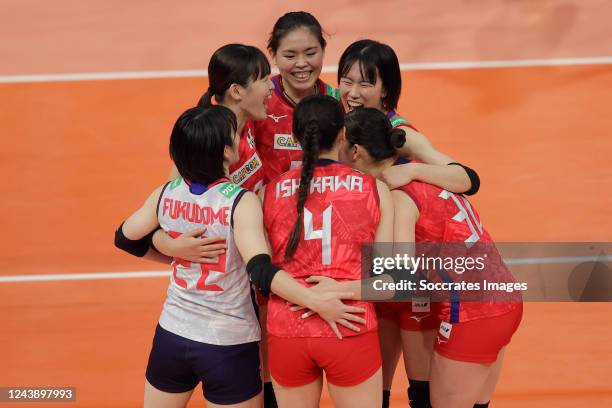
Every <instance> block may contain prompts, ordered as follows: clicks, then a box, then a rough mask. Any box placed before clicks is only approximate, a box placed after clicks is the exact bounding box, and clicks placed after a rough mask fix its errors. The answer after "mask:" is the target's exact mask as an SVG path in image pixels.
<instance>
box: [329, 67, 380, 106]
mask: <svg viewBox="0 0 612 408" xmlns="http://www.w3.org/2000/svg"><path fill="white" fill-rule="evenodd" d="M338 87H339V88H340V99H341V100H342V106H344V110H345V111H346V112H350V111H352V110H353V109H357V108H376V109H380V110H382V97H383V88H382V80H381V79H380V75H379V74H378V72H377V73H376V83H374V84H373V83H371V82H368V80H367V79H365V78H364V77H363V76H362V75H361V70H360V69H359V62H355V63H353V66H352V67H351V69H349V70H348V72H347V73H346V74H344V75H343V76H342V77H341V78H340V83H339V84H338Z"/></svg>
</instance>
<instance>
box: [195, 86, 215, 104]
mask: <svg viewBox="0 0 612 408" xmlns="http://www.w3.org/2000/svg"><path fill="white" fill-rule="evenodd" d="M214 94H215V93H214V92H213V90H212V88H211V87H210V86H209V87H208V89H207V90H206V92H205V93H204V95H202V96H201V97H200V100H199V101H198V107H199V108H208V107H210V106H212V97H213V95H214Z"/></svg>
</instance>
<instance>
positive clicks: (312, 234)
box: [304, 205, 332, 265]
mask: <svg viewBox="0 0 612 408" xmlns="http://www.w3.org/2000/svg"><path fill="white" fill-rule="evenodd" d="M331 228H332V206H331V205H330V206H329V207H327V208H326V209H325V210H323V222H322V227H321V229H319V230H315V229H313V216H312V213H311V212H310V211H308V208H304V241H309V240H311V239H320V240H321V257H322V259H321V263H322V264H323V265H330V264H331V263H332V259H331V243H332V231H331Z"/></svg>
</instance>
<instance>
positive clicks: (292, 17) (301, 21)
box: [268, 11, 327, 54]
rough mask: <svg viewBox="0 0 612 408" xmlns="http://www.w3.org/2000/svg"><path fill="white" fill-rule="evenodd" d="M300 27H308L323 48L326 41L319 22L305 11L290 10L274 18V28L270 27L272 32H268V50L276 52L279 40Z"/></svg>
mask: <svg viewBox="0 0 612 408" xmlns="http://www.w3.org/2000/svg"><path fill="white" fill-rule="evenodd" d="M301 27H305V28H307V29H309V30H310V32H311V33H312V34H313V35H314V36H315V37H317V40H319V44H321V49H323V50H325V46H326V45H327V41H325V38H324V37H323V28H321V24H320V23H319V21H318V20H317V19H316V18H315V17H314V16H313V15H312V14H310V13H307V12H305V11H290V12H289V13H286V14H284V15H283V16H282V17H280V18H279V19H278V20H276V23H275V24H274V28H272V32H271V33H270V38H268V50H270V51H271V52H272V54H276V51H277V50H278V46H279V45H280V42H281V40H282V39H283V38H284V37H285V36H286V35H287V34H289V33H290V32H292V31H293V30H296V29H298V28H301Z"/></svg>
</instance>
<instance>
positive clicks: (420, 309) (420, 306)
mask: <svg viewBox="0 0 612 408" xmlns="http://www.w3.org/2000/svg"><path fill="white" fill-rule="evenodd" d="M412 311H413V312H417V313H427V312H429V311H430V302H429V298H427V297H415V298H412ZM417 321H418V320H417Z"/></svg>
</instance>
